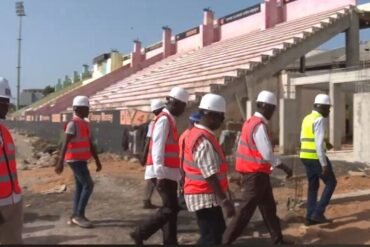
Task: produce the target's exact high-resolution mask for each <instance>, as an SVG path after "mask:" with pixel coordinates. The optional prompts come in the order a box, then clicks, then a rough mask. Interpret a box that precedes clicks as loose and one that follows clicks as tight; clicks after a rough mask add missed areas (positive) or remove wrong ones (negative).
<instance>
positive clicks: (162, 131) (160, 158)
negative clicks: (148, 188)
mask: <svg viewBox="0 0 370 247" xmlns="http://www.w3.org/2000/svg"><path fill="white" fill-rule="evenodd" d="M169 127H170V124H169V122H168V119H167V117H164V116H162V117H160V118H159V119H158V120H157V121H156V123H155V125H154V129H153V133H152V134H153V136H152V141H153V145H152V158H153V168H154V173H155V175H156V177H157V178H158V179H163V178H165V174H164V172H163V166H164V151H165V145H166V141H167V137H168V133H169Z"/></svg>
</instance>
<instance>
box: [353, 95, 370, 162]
mask: <svg viewBox="0 0 370 247" xmlns="http://www.w3.org/2000/svg"><path fill="white" fill-rule="evenodd" d="M353 110H354V119H353V120H354V121H353V124H354V126H353V128H354V130H353V151H354V158H355V160H356V161H360V162H367V163H369V161H370V152H369V146H370V128H369V123H370V93H357V94H354V96H353Z"/></svg>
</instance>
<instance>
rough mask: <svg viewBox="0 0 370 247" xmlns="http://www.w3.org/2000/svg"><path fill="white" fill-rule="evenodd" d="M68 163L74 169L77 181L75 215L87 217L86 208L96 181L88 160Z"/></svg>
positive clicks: (74, 203) (74, 204)
mask: <svg viewBox="0 0 370 247" xmlns="http://www.w3.org/2000/svg"><path fill="white" fill-rule="evenodd" d="M68 164H69V166H70V167H71V169H72V171H73V175H74V177H75V182H76V191H75V195H74V202H73V216H81V217H85V208H86V206H87V203H88V201H89V198H90V196H91V194H92V192H93V188H94V183H93V181H92V179H91V176H90V172H89V169H88V168H87V161H74V162H69V163H68Z"/></svg>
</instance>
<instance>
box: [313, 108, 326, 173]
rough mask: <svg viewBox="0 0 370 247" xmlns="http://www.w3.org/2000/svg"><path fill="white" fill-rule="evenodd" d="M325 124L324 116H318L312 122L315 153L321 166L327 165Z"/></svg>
mask: <svg viewBox="0 0 370 247" xmlns="http://www.w3.org/2000/svg"><path fill="white" fill-rule="evenodd" d="M314 112H316V111H314ZM320 115H321V114H320ZM325 126H326V119H325V118H324V117H319V118H318V119H316V120H315V122H314V123H313V133H314V135H315V146H316V153H317V156H318V157H319V161H320V164H321V166H327V165H328V163H327V160H326V151H325V150H326V149H325V148H326V144H325Z"/></svg>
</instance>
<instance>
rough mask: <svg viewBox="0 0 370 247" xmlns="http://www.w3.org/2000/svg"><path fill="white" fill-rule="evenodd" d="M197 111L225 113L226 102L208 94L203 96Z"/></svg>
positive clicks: (217, 96)
mask: <svg viewBox="0 0 370 247" xmlns="http://www.w3.org/2000/svg"><path fill="white" fill-rule="evenodd" d="M199 109H203V110H209V111H215V112H222V113H225V111H226V102H225V99H224V98H223V97H222V96H220V95H217V94H213V93H209V94H206V95H204V96H203V98H202V100H201V101H200V104H199Z"/></svg>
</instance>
